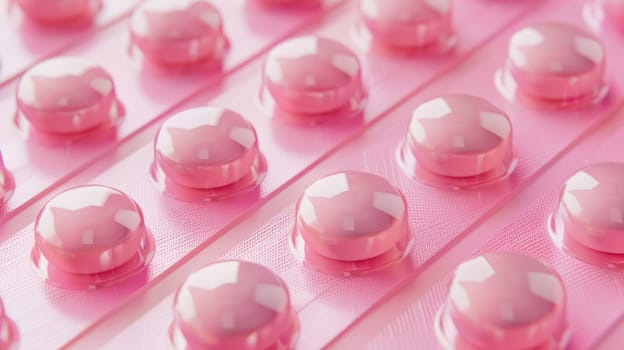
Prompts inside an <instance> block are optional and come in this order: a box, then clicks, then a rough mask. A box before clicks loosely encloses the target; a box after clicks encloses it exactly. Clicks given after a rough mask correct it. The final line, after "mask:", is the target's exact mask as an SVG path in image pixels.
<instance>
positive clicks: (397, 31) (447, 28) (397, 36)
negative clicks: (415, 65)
mask: <svg viewBox="0 0 624 350" xmlns="http://www.w3.org/2000/svg"><path fill="white" fill-rule="evenodd" d="M451 7H452V2H451V1H450V0H390V1H388V0H361V1H360V13H361V17H362V20H363V22H364V24H365V27H366V28H367V30H368V32H369V33H370V36H371V39H372V40H373V41H376V42H379V43H380V44H382V45H388V46H392V47H397V48H425V47H428V46H440V45H445V42H446V41H448V39H449V38H450V36H452V26H451Z"/></svg>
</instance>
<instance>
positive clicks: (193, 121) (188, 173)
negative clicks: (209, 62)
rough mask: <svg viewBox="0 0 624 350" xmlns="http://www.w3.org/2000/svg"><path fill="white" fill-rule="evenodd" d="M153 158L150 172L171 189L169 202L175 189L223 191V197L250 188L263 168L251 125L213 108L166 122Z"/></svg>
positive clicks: (171, 118)
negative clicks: (152, 166) (156, 172)
mask: <svg viewBox="0 0 624 350" xmlns="http://www.w3.org/2000/svg"><path fill="white" fill-rule="evenodd" d="M154 153H155V167H156V168H157V171H158V172H159V173H160V176H161V177H163V178H164V181H165V182H167V181H168V182H170V183H171V184H172V186H170V187H169V190H170V191H169V192H168V193H170V194H172V195H173V196H176V189H175V188H174V187H173V186H174V185H177V186H181V187H185V188H187V189H189V190H190V189H196V190H198V191H201V190H215V189H222V190H223V191H222V192H223V193H224V194H225V192H228V191H234V192H236V191H238V190H240V189H243V188H248V187H253V186H254V185H257V183H258V181H259V180H260V178H261V177H262V173H263V172H264V169H265V167H266V166H265V165H264V160H263V158H262V156H261V154H260V150H259V147H258V138H257V135H256V131H255V129H254V127H253V126H252V125H251V123H249V122H248V121H247V120H246V119H245V118H243V116H241V115H240V114H238V113H236V112H234V111H231V110H228V109H222V108H218V107H201V108H195V109H190V110H186V111H183V112H180V113H178V114H176V115H174V116H172V117H170V118H169V119H168V120H167V121H165V123H164V124H163V126H162V127H161V128H160V130H159V132H158V134H157V136H156V139H155V142H154ZM164 185H165V186H166V184H164ZM228 186H229V187H228ZM183 190H184V189H180V191H183ZM165 191H166V192H167V191H168V189H167V188H165ZM180 191H177V192H180ZM178 194H179V195H180V196H183V194H182V193H178ZM214 194H215V195H218V193H216V192H215V193H214ZM206 195H207V196H210V195H211V194H210V193H206Z"/></svg>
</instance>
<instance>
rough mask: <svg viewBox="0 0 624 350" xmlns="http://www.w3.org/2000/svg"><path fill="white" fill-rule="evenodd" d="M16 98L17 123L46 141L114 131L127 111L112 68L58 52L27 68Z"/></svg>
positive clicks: (88, 138) (89, 137) (74, 139)
mask: <svg viewBox="0 0 624 350" xmlns="http://www.w3.org/2000/svg"><path fill="white" fill-rule="evenodd" d="M16 103H17V112H16V116H15V123H16V125H17V126H18V128H20V130H21V131H22V132H23V133H24V134H25V135H26V137H28V138H29V139H31V140H33V141H35V142H41V143H52V144H54V143H58V144H64V143H72V142H79V141H93V140H94V139H99V138H101V137H106V136H110V135H112V134H114V133H115V129H116V126H117V125H118V123H119V122H120V121H121V119H122V117H123V115H124V108H123V106H122V104H121V103H120V101H119V100H118V99H117V96H116V93H115V84H114V82H113V79H112V77H111V76H110V74H109V73H108V72H107V71H106V70H105V69H104V68H102V67H101V66H100V65H99V64H97V63H95V62H92V61H90V60H88V59H84V58H79V57H59V58H53V59H50V60H47V61H44V62H42V63H40V64H38V65H36V66H34V67H33V68H32V69H30V70H29V71H27V72H26V73H25V74H24V75H23V76H22V78H21V79H20V81H19V84H18V86H17V90H16Z"/></svg>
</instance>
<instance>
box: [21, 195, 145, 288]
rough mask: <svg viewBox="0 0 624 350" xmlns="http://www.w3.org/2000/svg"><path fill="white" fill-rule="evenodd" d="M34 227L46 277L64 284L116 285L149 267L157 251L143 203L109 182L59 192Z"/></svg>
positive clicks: (37, 257)
mask: <svg viewBox="0 0 624 350" xmlns="http://www.w3.org/2000/svg"><path fill="white" fill-rule="evenodd" d="M34 230H35V245H34V247H33V250H32V253H31V258H32V263H33V265H34V266H35V268H36V270H37V272H38V273H39V275H40V276H41V277H42V278H43V279H44V280H46V281H47V282H49V283H51V284H54V285H57V286H59V287H63V288H69V289H94V288H98V287H107V286H111V285H113V284H116V283H119V282H121V281H123V280H126V279H128V278H130V277H133V276H135V275H137V274H139V273H141V272H143V271H145V268H146V266H147V264H148V263H149V261H150V260H151V258H152V257H153V255H154V238H153V237H152V234H151V233H150V232H149V230H148V229H147V228H146V227H145V224H144V221H143V213H142V211H141V209H140V208H139V206H138V204H137V203H136V202H135V201H134V200H132V199H131V198H130V197H128V196H127V195H126V194H124V193H122V192H120V191H118V190H115V189H113V188H110V187H106V186H101V185H86V186H80V187H75V188H72V189H69V190H66V191H64V192H62V193H60V194H58V195H57V196H55V197H54V198H52V199H51V200H50V201H49V202H48V203H47V204H46V205H45V206H44V207H43V208H42V209H41V211H40V212H39V215H38V216H37V219H36V221H35V228H34Z"/></svg>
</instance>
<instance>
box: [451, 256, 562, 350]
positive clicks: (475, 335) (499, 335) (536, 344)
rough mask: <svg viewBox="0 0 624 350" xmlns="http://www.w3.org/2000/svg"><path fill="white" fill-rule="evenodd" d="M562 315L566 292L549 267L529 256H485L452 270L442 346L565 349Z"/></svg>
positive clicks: (456, 347)
mask: <svg viewBox="0 0 624 350" xmlns="http://www.w3.org/2000/svg"><path fill="white" fill-rule="evenodd" d="M565 310H566V293H565V288H564V285H563V282H562V280H561V278H560V277H559V276H558V275H557V273H556V272H555V271H553V270H552V269H551V268H549V267H547V266H545V265H544V264H543V263H541V262H540V261H539V260H537V259H535V258H532V257H529V256H524V255H518V254H511V253H486V254H484V255H481V256H478V257H476V258H473V259H471V260H469V261H467V262H464V263H463V264H461V265H459V267H458V268H457V270H456V271H455V277H454V278H453V282H452V284H451V287H450V290H449V296H448V300H447V302H446V304H445V307H444V309H443V311H442V314H441V319H440V322H441V324H440V325H439V326H440V327H441V336H442V338H443V339H441V341H442V342H447V344H448V345H446V346H447V347H448V348H449V349H451V348H452V349H498V348H506V349H556V348H560V347H563V346H565V343H563V344H561V341H562V338H565V337H564V334H565V329H566V320H565V317H566V316H565ZM563 341H564V342H565V341H567V339H563Z"/></svg>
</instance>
